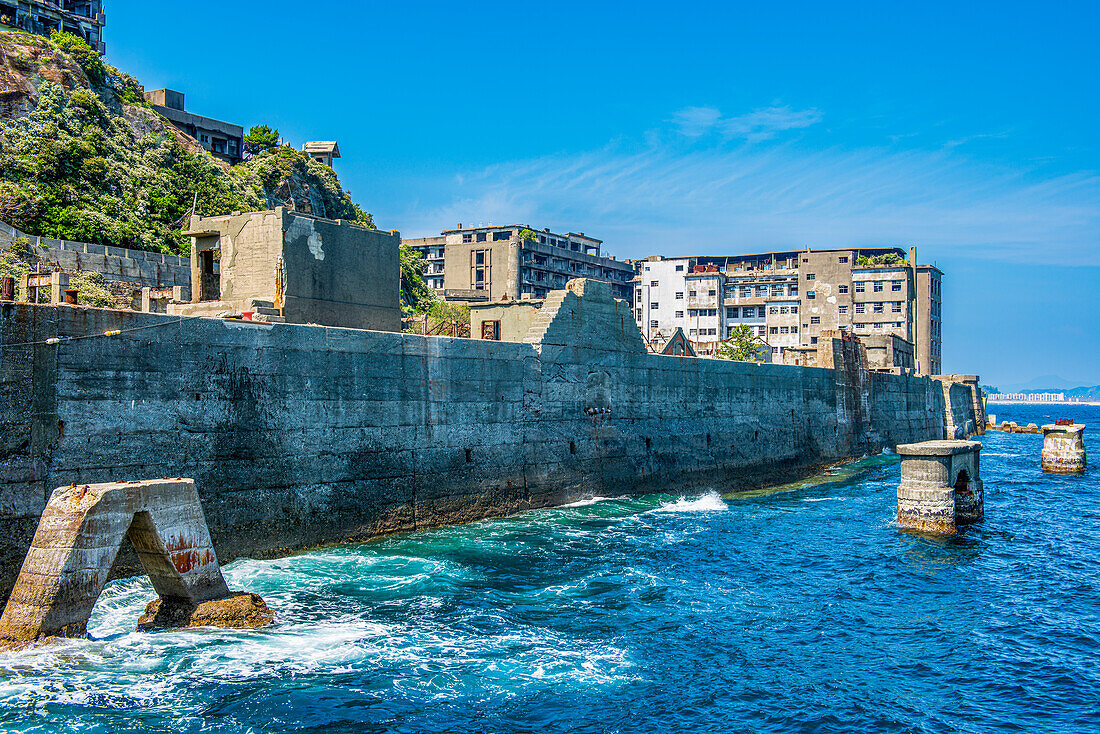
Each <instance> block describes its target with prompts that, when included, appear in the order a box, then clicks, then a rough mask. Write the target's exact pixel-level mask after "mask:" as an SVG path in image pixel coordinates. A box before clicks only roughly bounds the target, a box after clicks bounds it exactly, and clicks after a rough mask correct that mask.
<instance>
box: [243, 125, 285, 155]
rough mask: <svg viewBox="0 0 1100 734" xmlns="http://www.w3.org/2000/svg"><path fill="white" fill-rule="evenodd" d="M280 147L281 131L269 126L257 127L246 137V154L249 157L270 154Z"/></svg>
mask: <svg viewBox="0 0 1100 734" xmlns="http://www.w3.org/2000/svg"><path fill="white" fill-rule="evenodd" d="M278 147H279V131H278V130H273V129H271V127H270V126H268V125H256V126H254V127H253V128H252V129H251V130H249V131H248V135H245V136H244V152H245V154H246V155H248V156H254V155H256V154H257V153H268V152H270V151H272V150H275V149H276V148H278Z"/></svg>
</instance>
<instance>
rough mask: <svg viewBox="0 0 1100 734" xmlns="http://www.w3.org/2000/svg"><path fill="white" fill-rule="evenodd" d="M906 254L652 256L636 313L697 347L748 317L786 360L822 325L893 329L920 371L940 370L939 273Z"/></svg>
mask: <svg viewBox="0 0 1100 734" xmlns="http://www.w3.org/2000/svg"><path fill="white" fill-rule="evenodd" d="M905 255H906V253H905V251H904V250H902V249H900V248H896V247H882V248H859V249H857V248H847V249H822V250H804V251H797V250H792V251H783V252H767V253H760V254H752V255H732V256H700V257H681V258H664V257H659V256H657V257H650V258H646V259H645V260H639V261H635V262H634V263H633V265H634V268H635V271H636V280H635V294H634V317H635V320H636V321H637V323H638V326H639V327H640V328H641V330H642V334H643V336H645V338H646V340H647V341H649V342H650V343H663V342H664V341H665V340H666V339H668V338H669V337H670V336H671V334H672V333H673V331H674V330H675V329H677V328H682V329H683V330H684V331H685V333H686V334H687V336H688V339H690V340H691V342H692V343H693V344H694V346H695V348H696V349H697V350H698V351H699V352H700V353H701V354H708V353H713V352H714V351H715V349H716V347H717V344H718V343H719V342H721V341H723V340H725V339H728V338H729V336H730V333H731V332H732V330H733V329H734V328H736V327H737V326H740V325H742V324H744V325H747V326H748V327H749V328H751V329H752V330H753V332H754V334H755V335H756V336H757V337H758V338H759V339H760V340H761V341H763V342H764V343H765V344H766V345H767V346H768V348H769V350H770V352H771V355H772V361H773V362H784V363H792V360H791V359H787V358H786V357H784V355H783V353H784V352H791V357H792V359H798V354H799V353H800V351H801V350H805V349H809V351H811V352H812V351H813V348H814V346H815V345H816V343H817V340H818V338H819V337H820V336H821V334H822V333H823V332H825V331H833V330H836V329H843V330H845V331H848V332H851V333H855V334H858V335H862V336H890V335H892V336H897V337H899V338H900V339H902V340H905V341H906V342H908V343H909V350H908V351H911V352H912V353H913V362H914V366H915V367H916V368H917V369H919V370H920V371H921V372H922V373H924V374H938V373H939V372H940V371H941V370H942V360H941V352H942V348H941V347H942V332H941V323H942V318H943V316H942V301H941V289H940V286H941V280H942V276H943V273H942V271H940V270H939V269H938V268H936V267H935V266H933V265H919V264H917V260H916V251H915V249H914V250H911V251H910V253H909V259H908V260H906V258H905ZM905 351H906V349H905V347H899V355H900V353H903V352H905ZM899 361H901V357H900V356H899ZM799 363H801V364H805V363H804V362H801V360H799Z"/></svg>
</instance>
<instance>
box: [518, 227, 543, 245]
mask: <svg viewBox="0 0 1100 734" xmlns="http://www.w3.org/2000/svg"><path fill="white" fill-rule="evenodd" d="M519 240H520V242H525V241H530V242H538V240H539V234H538V232H536V231H535V230H533V229H529V228H528V227H524V228H523V229H521V230H520V231H519Z"/></svg>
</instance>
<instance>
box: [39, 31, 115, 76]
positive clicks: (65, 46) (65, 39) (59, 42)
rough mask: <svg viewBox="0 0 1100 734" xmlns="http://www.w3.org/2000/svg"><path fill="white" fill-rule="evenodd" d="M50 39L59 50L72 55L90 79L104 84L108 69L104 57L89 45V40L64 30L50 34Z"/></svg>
mask: <svg viewBox="0 0 1100 734" xmlns="http://www.w3.org/2000/svg"><path fill="white" fill-rule="evenodd" d="M50 41H52V42H53V45H54V46H56V47H57V48H58V50H60V51H64V52H65V53H67V54H68V55H69V56H71V57H72V59H73V61H75V62H76V63H77V65H78V66H79V67H80V68H81V69H83V70H84V73H85V74H86V75H87V77H88V81H90V82H91V83H92V84H96V85H99V86H102V85H103V79H104V77H105V76H106V74H107V69H106V68H105V67H104V66H103V59H101V58H99V54H98V53H96V52H95V50H94V49H92V47H91V46H89V45H88V42H87V41H85V40H84V39H83V38H81V37H80V36H74V35H73V34H72V33H66V32H64V31H56V32H54V33H53V35H51V36H50Z"/></svg>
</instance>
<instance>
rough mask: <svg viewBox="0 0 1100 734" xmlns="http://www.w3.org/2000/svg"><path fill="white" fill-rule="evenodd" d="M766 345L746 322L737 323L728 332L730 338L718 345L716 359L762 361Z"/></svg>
mask: <svg viewBox="0 0 1100 734" xmlns="http://www.w3.org/2000/svg"><path fill="white" fill-rule="evenodd" d="M767 348H768V347H767V345H766V344H764V342H763V341H762V340H761V339H760V338H759V337H758V336H756V335H755V334H754V333H753V330H752V327H751V326H748V325H747V324H738V326H737V327H736V328H735V329H734V330H733V331H732V332H731V333H730V338H729V339H728V340H726V341H724V342H722V343H721V344H720V345H719V347H718V354H717V355H715V356H717V357H718V359H729V360H733V361H735V362H763V361H764V350H766V349H767Z"/></svg>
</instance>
